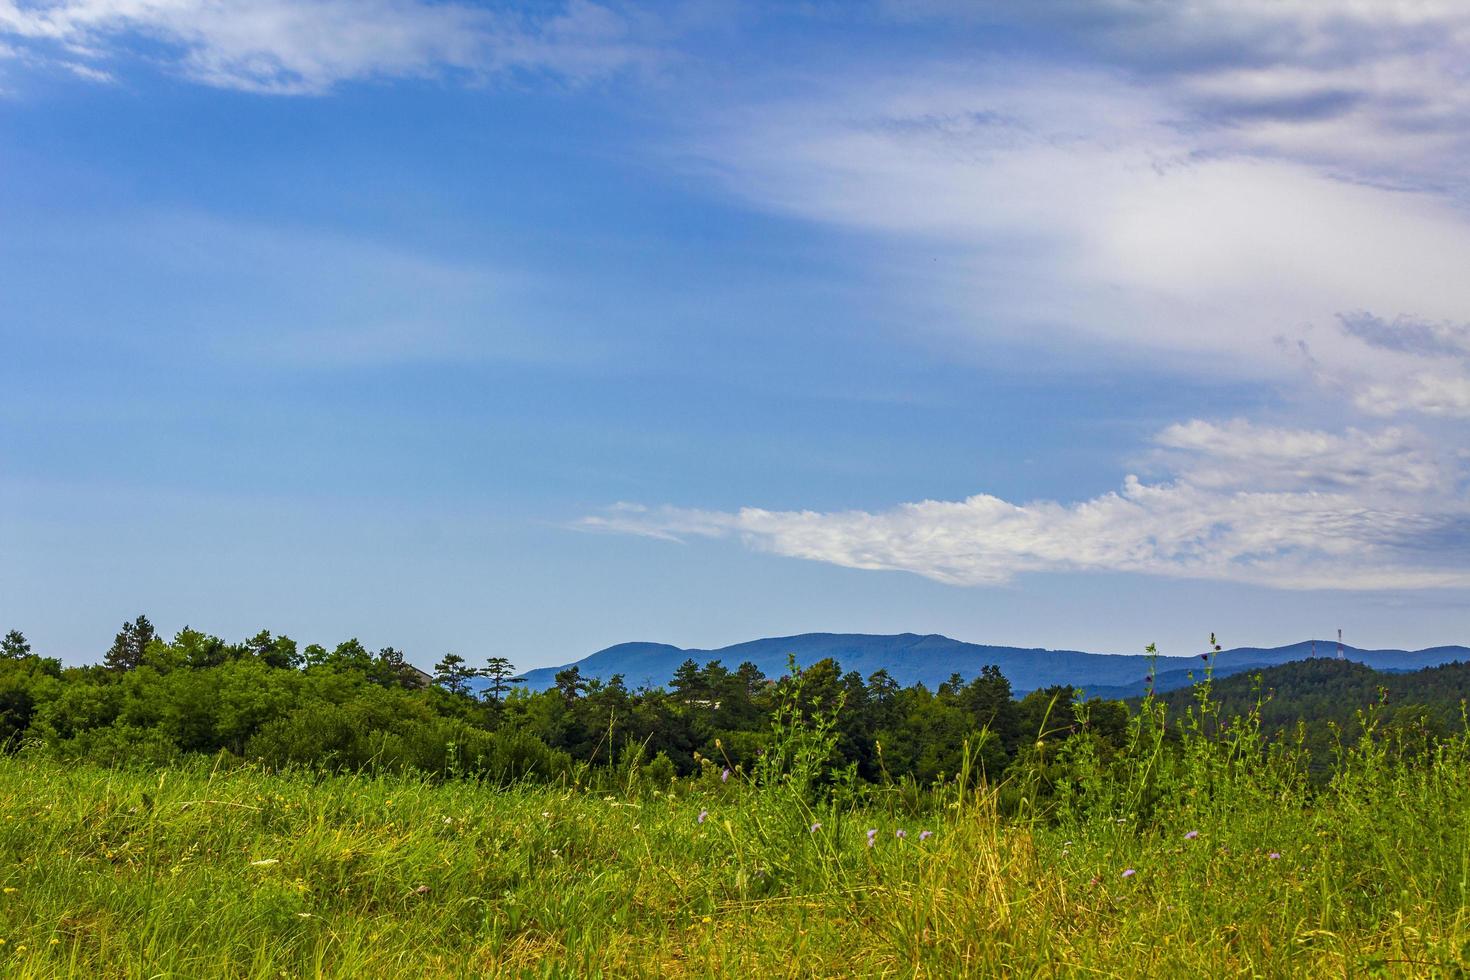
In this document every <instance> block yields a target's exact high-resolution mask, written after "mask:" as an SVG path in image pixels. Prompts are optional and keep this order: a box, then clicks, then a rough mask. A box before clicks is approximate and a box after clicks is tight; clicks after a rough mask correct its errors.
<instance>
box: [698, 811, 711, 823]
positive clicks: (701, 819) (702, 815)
mask: <svg viewBox="0 0 1470 980" xmlns="http://www.w3.org/2000/svg"><path fill="white" fill-rule="evenodd" d="M708 816H709V811H708V810H700V811H699V820H698V821H697V822H698V823H704V821H705V818H706V817H708Z"/></svg>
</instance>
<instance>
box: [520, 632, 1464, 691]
mask: <svg viewBox="0 0 1470 980" xmlns="http://www.w3.org/2000/svg"><path fill="white" fill-rule="evenodd" d="M1336 647H1337V644H1336V641H1331V642H1329V641H1326V640H1317V641H1316V651H1317V653H1318V655H1319V659H1320V658H1321V657H1322V655H1327V656H1329V657H1330V656H1332V655H1334V654H1335V652H1336ZM1312 650H1313V641H1311V640H1307V641H1303V642H1301V643H1294V644H1291V645H1290V646H1283V647H1270V648H1261V647H1238V648H1235V649H1231V650H1225V651H1223V652H1221V653H1219V654H1217V655H1216V657H1215V675H1216V676H1217V677H1227V676H1230V675H1232V674H1236V673H1241V672H1243V671H1248V670H1256V669H1260V668H1263V667H1270V666H1273V665H1276V664H1283V663H1290V662H1292V661H1297V660H1306V659H1308V658H1309V657H1310V656H1311V654H1312ZM1343 653H1344V655H1345V657H1346V658H1347V659H1349V660H1352V661H1355V662H1357V663H1361V664H1365V665H1367V666H1369V667H1372V668H1374V669H1375V670H1387V671H1413V670H1420V669H1422V668H1424V667H1433V666H1437V665H1439V664H1444V663H1450V662H1452V661H1456V660H1464V661H1470V647H1463V646H1445V647H1433V648H1431V649H1428V650H1414V651H1408V650H1360V649H1358V648H1356V647H1344V648H1343ZM788 654H791V655H794V656H795V657H796V662H797V663H798V664H810V663H815V662H816V661H818V660H821V659H823V658H825V657H831V658H833V659H834V660H836V661H838V662H839V663H840V664H841V665H842V669H843V670H844V671H848V670H855V671H857V672H858V673H860V674H862V675H863V676H864V677H866V676H867V675H869V674H871V673H873V672H874V671H876V670H879V669H886V670H887V671H888V673H889V674H891V675H892V676H893V678H894V680H896V681H897V682H898V683H899V684H902V685H910V684H924V685H926V686H928V687H930V688H934V687H937V686H938V685H939V684H940V683H942V682H943V681H945V680H946V679H947V678H948V677H949V676H950V675H951V674H955V673H958V674H960V675H961V676H963V677H966V678H970V677H974V676H976V675H978V674H979V673H980V668H982V667H984V666H985V665H987V664H994V665H996V666H997V667H999V668H1000V669H1001V672H1002V673H1004V674H1005V675H1006V677H1007V678H1008V679H1009V680H1010V682H1011V686H1012V688H1013V689H1014V690H1015V691H1016V692H1017V694H1018V695H1019V694H1023V693H1025V692H1027V691H1033V690H1036V689H1038V688H1043V687H1048V686H1050V685H1053V684H1071V685H1073V686H1076V687H1081V688H1084V689H1085V690H1086V692H1087V693H1088V694H1089V695H1092V694H1096V695H1099V696H1102V697H1110V698H1122V697H1131V696H1134V695H1138V694H1142V693H1143V691H1144V688H1145V686H1146V684H1145V678H1146V677H1147V676H1148V674H1149V670H1150V661H1149V658H1148V657H1146V656H1144V655H1142V654H1107V653H1084V652H1082V651H1079V650H1045V649H1041V648H1026V647H1007V646H990V645H986V644H980V643H965V642H963V641H960V640H953V639H950V638H949V637H947V636H940V635H938V634H935V633H930V634H928V635H923V636H921V635H919V634H916V633H900V634H897V635H894V636H884V635H874V634H868V633H803V634H801V635H800V636H780V637H771V638H768V639H763V640H751V641H749V642H746V643H737V644H735V645H733V646H728V647H721V648H719V649H716V650H699V649H684V648H681V647H676V646H670V645H669V644H667V643H619V644H618V645H616V646H611V647H608V648H607V649H605V650H599V651H598V652H596V653H594V654H592V655H591V656H589V657H585V658H583V659H582V660H578V661H576V664H575V666H576V667H577V668H578V669H579V670H580V671H581V674H582V676H583V677H584V678H597V679H599V680H602V681H606V680H608V679H610V678H611V677H612V676H613V675H614V674H621V675H622V676H623V682H624V683H625V684H627V685H628V686H629V687H630V688H637V687H642V686H648V687H659V686H662V685H664V684H667V683H668V681H669V679H670V678H671V677H673V675H674V671H675V670H677V669H678V667H679V665H680V664H681V663H683V662H684V661H685V660H690V659H692V660H694V661H695V662H696V663H698V664H700V665H703V664H706V663H708V662H709V661H711V660H718V661H720V662H721V663H723V664H724V665H725V666H726V667H728V668H730V669H732V670H733V669H734V668H736V667H738V666H739V665H740V664H741V663H743V662H745V661H750V662H751V663H754V664H755V665H756V666H757V667H759V668H760V669H761V670H762V671H764V672H765V673H766V674H767V675H768V676H771V677H779V676H780V675H782V674H784V673H785V672H786V658H787V655H788ZM569 666H573V665H572V664H564V665H562V666H560V667H542V668H539V669H537V670H531V671H527V672H526V674H525V675H524V676H525V678H526V687H527V688H528V689H530V690H533V691H539V690H544V689H546V688H548V687H551V686H552V685H553V684H554V683H555V677H556V674H557V672H558V671H560V670H564V669H565V668H566V667H569ZM1153 666H1154V667H1155V668H1156V669H1157V673H1156V674H1155V689H1156V690H1158V691H1161V692H1162V691H1169V690H1175V689H1178V688H1182V687H1187V686H1189V684H1190V674H1191V673H1198V671H1199V670H1200V669H1201V668H1202V667H1203V666H1204V664H1203V662H1202V661H1201V660H1200V659H1199V658H1198V657H1159V658H1157V660H1156V662H1155V663H1154V665H1153Z"/></svg>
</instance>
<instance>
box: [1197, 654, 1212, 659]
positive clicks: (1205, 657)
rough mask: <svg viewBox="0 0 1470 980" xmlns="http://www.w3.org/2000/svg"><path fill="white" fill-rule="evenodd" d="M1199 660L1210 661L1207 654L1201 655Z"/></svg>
mask: <svg viewBox="0 0 1470 980" xmlns="http://www.w3.org/2000/svg"><path fill="white" fill-rule="evenodd" d="M1199 658H1200V659H1201V660H1209V659H1210V655H1209V654H1208V653H1202V654H1200V655H1199Z"/></svg>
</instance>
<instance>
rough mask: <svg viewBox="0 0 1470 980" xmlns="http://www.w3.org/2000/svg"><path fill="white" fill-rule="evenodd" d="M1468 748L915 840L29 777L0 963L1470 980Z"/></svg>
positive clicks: (942, 820)
mask: <svg viewBox="0 0 1470 980" xmlns="http://www.w3.org/2000/svg"><path fill="white" fill-rule="evenodd" d="M1451 749H1452V751H1446V752H1444V753H1442V755H1441V758H1440V759H1439V760H1438V762H1437V763H1434V764H1429V765H1423V766H1419V767H1415V768H1409V767H1406V766H1403V765H1399V764H1395V763H1392V762H1390V761H1389V760H1388V759H1387V758H1386V757H1382V756H1379V757H1373V756H1372V755H1371V754H1365V755H1364V756H1362V757H1360V758H1358V759H1357V760H1356V761H1355V762H1353V763H1352V764H1350V765H1348V766H1347V767H1345V769H1344V771H1343V773H1342V774H1341V775H1340V777H1339V779H1338V781H1337V782H1336V783H1334V785H1333V787H1331V788H1330V789H1329V790H1328V791H1326V792H1325V793H1321V794H1310V795H1309V794H1308V791H1306V790H1305V789H1297V788H1293V786H1292V785H1291V784H1289V783H1285V784H1283V783H1280V782H1278V781H1273V780H1271V779H1268V778H1266V777H1264V776H1258V775H1255V774H1253V773H1251V772H1250V771H1248V770H1245V769H1241V768H1239V767H1237V768H1235V769H1229V770H1228V771H1225V772H1224V774H1223V775H1222V774H1221V773H1214V774H1212V775H1211V776H1210V780H1211V782H1210V784H1209V785H1208V786H1202V785H1201V784H1197V783H1191V782H1190V781H1189V779H1187V778H1184V777H1183V776H1180V777H1179V778H1178V779H1177V785H1176V791H1173V792H1171V793H1170V794H1168V795H1167V798H1166V799H1164V800H1163V801H1162V802H1160V801H1158V800H1156V801H1155V802H1154V804H1153V806H1152V808H1151V816H1150V818H1149V821H1148V823H1147V824H1146V825H1140V823H1139V821H1138V820H1137V819H1135V818H1133V817H1130V816H1128V815H1127V814H1126V812H1125V815H1124V816H1123V817H1122V818H1121V819H1120V818H1119V817H1118V816H1115V815H1114V814H1115V812H1116V811H1115V809H1109V808H1108V807H1104V806H1101V805H1095V806H1093V807H1092V808H1091V813H1092V815H1091V816H1085V815H1079V816H1074V817H1069V818H1066V819H1063V820H1061V821H1060V822H1058V821H1056V820H1048V821H1040V820H1033V821H1018V820H1015V819H1004V818H1002V817H1000V816H998V815H997V811H996V805H995V797H994V796H993V795H991V794H989V793H986V792H984V791H961V790H959V789H958V788H951V789H949V790H946V791H944V792H942V793H940V794H937V795H936V796H935V797H934V798H933V799H932V800H931V801H930V803H929V804H928V805H929V810H928V815H917V816H915V815H903V811H902V807H901V805H900V803H899V802H898V800H899V797H898V795H897V794H893V795H892V796H891V797H890V796H889V795H886V794H881V793H880V794H879V795H878V796H877V797H876V802H875V803H871V804H867V805H863V806H856V805H854V806H827V807H824V808H823V809H821V810H820V811H816V812H814V811H812V810H811V809H810V808H809V807H808V806H807V805H806V804H804V803H803V802H802V800H801V797H800V796H799V795H797V794H795V793H793V792H791V791H789V790H788V789H785V788H782V787H774V788H768V789H764V790H762V789H757V788H755V787H752V786H750V785H748V784H745V783H743V782H741V780H740V779H739V778H736V779H732V780H731V782H730V784H729V785H721V784H720V783H719V780H718V779H717V778H716V777H714V776H713V775H711V774H707V775H706V776H705V777H704V778H703V779H701V780H699V781H698V783H697V784H691V783H690V782H689V781H687V780H686V781H683V782H682V783H680V784H676V785H675V786H674V787H672V788H671V789H670V788H666V789H665V791H661V792H655V791H652V790H649V789H647V788H646V787H645V788H643V789H642V791H640V792H620V793H615V794H605V793H602V792H598V791H589V790H585V789H575V788H544V787H542V788H537V787H530V786H526V787H517V788H514V789H510V790H497V789H493V788H489V787H482V786H479V785H476V784H474V783H470V782H456V781H449V782H440V783H434V782H428V781H416V780H412V779H402V778H377V777H372V776H352V775H343V776H313V775H311V774H307V773H298V774H284V775H280V774H266V773H261V772H255V771H250V770H238V769H237V770H234V771H220V772H211V771H210V770H209V769H207V768H193V769H187V768H185V769H173V770H167V771H163V772H158V771H152V772H149V771H115V770H107V769H100V768H88V767H76V766H63V765H61V764H58V763H55V762H51V761H47V760H44V759H41V758H31V757H27V756H20V757H11V758H7V759H4V760H0V878H3V889H4V891H3V895H0V939H3V940H4V942H3V944H0V965H3V968H4V971H5V972H6V974H7V975H12V976H62V975H66V976H127V977H158V976H168V977H228V976H250V977H256V976H259V977H266V976H272V977H274V976H283V975H284V976H316V975H335V976H372V977H394V976H413V977H422V976H498V975H507V976H515V975H529V976H597V975H603V976H613V975H617V976H621V975H649V976H652V975H658V976H706V975H725V976H744V977H755V976H762V977H763V976H812V975H816V976H832V975H850V974H858V975H895V976H912V975H922V976H955V975H962V974H971V975H996V974H1000V973H1004V974H1007V975H1044V976H1159V977H1172V976H1224V975H1243V976H1267V977H1275V976H1303V977H1320V976H1359V975H1390V976H1445V977H1465V976H1470V909H1467V896H1470V880H1467V879H1470V764H1467V754H1466V752H1465V747H1464V744H1463V743H1459V742H1457V743H1455V745H1453V746H1451ZM1119 798H1120V799H1121V798H1122V795H1120V796H1119ZM702 810H707V811H708V817H707V818H706V819H705V821H704V822H703V823H700V822H699V820H698V815H699V813H700V812H701V811H702ZM1078 812H1079V813H1080V812H1081V810H1078ZM813 822H820V823H821V824H822V826H821V827H820V828H819V829H818V830H817V831H815V832H813V831H812V830H811V829H810V828H811V824H812V823H813ZM870 828H871V829H875V830H877V831H878V833H877V834H876V836H875V843H874V846H872V847H871V848H870V847H869V846H868V845H867V835H866V831H867V830H869V829H870ZM900 829H902V830H904V831H906V833H907V836H906V837H903V838H899V837H897V836H896V832H897V831H898V830H900ZM922 830H931V831H933V832H934V834H933V836H932V837H930V838H928V839H927V840H923V841H920V840H919V834H920V831H922ZM1189 831H1197V832H1198V836H1197V837H1195V838H1193V839H1186V833H1188V832H1189ZM1272 854H1279V855H1280V856H1279V857H1276V858H1273V857H1271V856H1270V855H1272ZM1128 868H1132V869H1134V871H1135V873H1134V874H1133V875H1131V876H1128V877H1124V876H1123V872H1124V871H1125V869H1128Z"/></svg>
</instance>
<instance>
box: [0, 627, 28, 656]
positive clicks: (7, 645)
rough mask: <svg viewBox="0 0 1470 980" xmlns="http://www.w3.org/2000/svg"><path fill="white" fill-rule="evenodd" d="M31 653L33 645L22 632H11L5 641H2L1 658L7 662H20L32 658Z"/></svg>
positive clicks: (0, 643) (0, 647) (0, 646)
mask: <svg viewBox="0 0 1470 980" xmlns="http://www.w3.org/2000/svg"><path fill="white" fill-rule="evenodd" d="M30 653H31V644H30V642H29V641H28V640H27V639H26V635H25V634H24V633H22V632H21V631H20V630H11V631H10V632H9V633H6V634H5V639H3V640H0V657H3V658H4V659H6V660H19V659H21V658H22V657H28V656H30Z"/></svg>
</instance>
